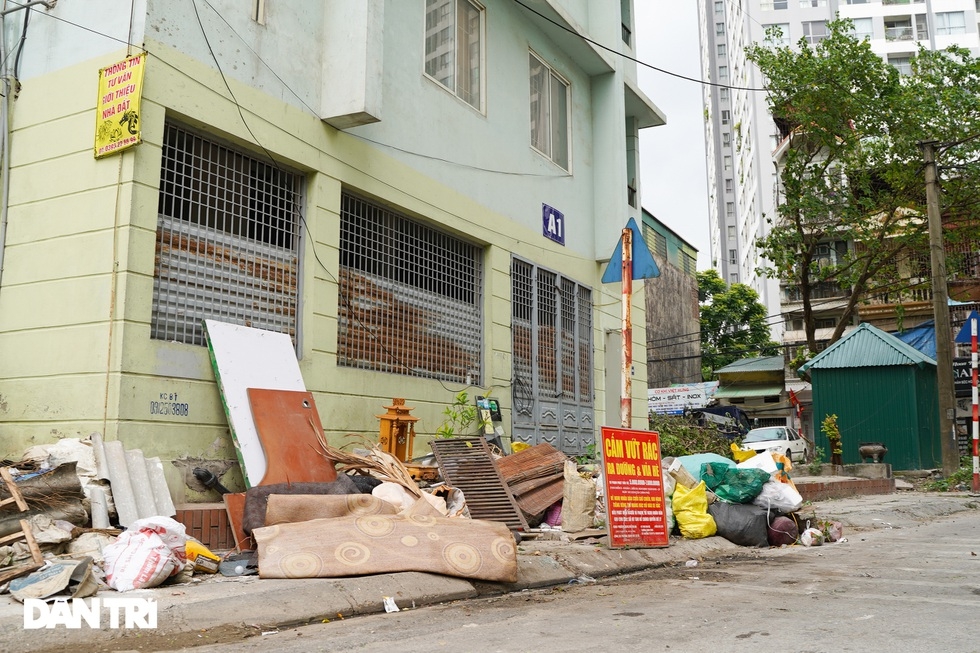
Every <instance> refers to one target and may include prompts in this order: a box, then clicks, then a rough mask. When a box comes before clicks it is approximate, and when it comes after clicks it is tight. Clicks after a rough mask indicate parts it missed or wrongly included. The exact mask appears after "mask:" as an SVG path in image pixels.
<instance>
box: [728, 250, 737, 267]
mask: <svg viewBox="0 0 980 653" xmlns="http://www.w3.org/2000/svg"><path fill="white" fill-rule="evenodd" d="M728 264H729V265H738V250H737V249H730V250H728Z"/></svg>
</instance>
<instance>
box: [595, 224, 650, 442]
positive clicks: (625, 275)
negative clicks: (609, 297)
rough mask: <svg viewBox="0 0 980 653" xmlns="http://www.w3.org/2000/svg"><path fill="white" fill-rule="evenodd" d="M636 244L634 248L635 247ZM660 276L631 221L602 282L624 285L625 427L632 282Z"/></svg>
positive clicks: (629, 407) (625, 422) (629, 401)
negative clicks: (619, 282)
mask: <svg viewBox="0 0 980 653" xmlns="http://www.w3.org/2000/svg"><path fill="white" fill-rule="evenodd" d="M634 243H635V244H636V247H635V248H634V247H633V245H634ZM659 276H660V268H659V267H657V262H656V261H654V260H653V256H652V255H651V254H650V249H649V248H648V247H647V244H646V242H645V241H644V240H643V234H642V233H640V228H639V227H637V226H636V221H635V220H634V219H633V218H630V219H629V221H628V222H627V223H626V227H624V228H623V235H622V237H621V238H620V239H619V243H618V244H617V245H616V249H615V251H613V255H612V257H610V259H609V265H607V266H606V271H605V272H604V273H603V275H602V283H614V282H616V281H621V282H622V283H623V294H622V296H623V327H622V331H623V333H622V335H623V356H622V367H623V370H622V372H623V374H622V383H620V398H619V413H620V415H619V417H620V420H619V421H620V424H621V425H622V426H623V428H629V426H630V425H631V424H632V421H633V380H632V378H631V377H632V371H633V324H632V300H633V279H652V278H654V277H659Z"/></svg>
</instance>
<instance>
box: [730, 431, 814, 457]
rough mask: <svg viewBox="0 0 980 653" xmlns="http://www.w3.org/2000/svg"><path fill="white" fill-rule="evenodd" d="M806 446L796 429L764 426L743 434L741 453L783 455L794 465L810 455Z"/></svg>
mask: <svg viewBox="0 0 980 653" xmlns="http://www.w3.org/2000/svg"><path fill="white" fill-rule="evenodd" d="M807 444H808V443H807V441H806V440H805V439H804V438H803V436H801V435H800V434H799V432H798V431H797V430H796V429H793V428H790V427H788V426H764V427H761V428H757V429H752V430H751V431H749V432H748V433H746V434H745V437H744V438H743V439H742V451H754V452H756V453H762V452H763V451H772V452H774V453H781V454H783V455H784V456H786V457H787V458H789V459H790V460H791V461H792V462H794V463H795V462H805V461H806V459H807V455H808V454H809V453H810V452H809V450H808V449H807Z"/></svg>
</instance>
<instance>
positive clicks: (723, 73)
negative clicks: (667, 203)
mask: <svg viewBox="0 0 980 653" xmlns="http://www.w3.org/2000/svg"><path fill="white" fill-rule="evenodd" d="M718 79H719V80H720V81H723V82H727V81H728V66H718Z"/></svg>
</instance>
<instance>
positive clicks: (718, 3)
mask: <svg viewBox="0 0 980 653" xmlns="http://www.w3.org/2000/svg"><path fill="white" fill-rule="evenodd" d="M715 13H716V14H723V13H725V3H724V1H723V0H715Z"/></svg>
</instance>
